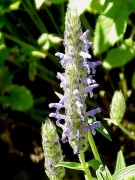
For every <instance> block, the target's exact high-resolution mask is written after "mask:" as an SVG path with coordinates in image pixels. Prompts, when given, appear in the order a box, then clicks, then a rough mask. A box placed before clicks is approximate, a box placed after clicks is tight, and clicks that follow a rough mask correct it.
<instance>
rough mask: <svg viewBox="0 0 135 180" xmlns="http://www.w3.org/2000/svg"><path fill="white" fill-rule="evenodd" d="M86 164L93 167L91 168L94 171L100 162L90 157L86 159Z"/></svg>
mask: <svg viewBox="0 0 135 180" xmlns="http://www.w3.org/2000/svg"><path fill="white" fill-rule="evenodd" d="M87 164H88V166H91V167H93V169H94V170H95V171H96V170H98V169H99V166H100V165H101V162H100V161H98V160H96V159H92V160H90V161H88V162H87Z"/></svg>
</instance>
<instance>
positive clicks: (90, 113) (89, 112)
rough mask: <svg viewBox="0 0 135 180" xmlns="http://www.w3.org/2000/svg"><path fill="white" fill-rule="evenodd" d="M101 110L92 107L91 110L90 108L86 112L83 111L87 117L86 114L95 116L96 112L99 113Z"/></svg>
mask: <svg viewBox="0 0 135 180" xmlns="http://www.w3.org/2000/svg"><path fill="white" fill-rule="evenodd" d="M100 112H101V109H100V108H96V109H92V110H90V111H88V112H86V113H85V115H84V116H85V117H88V116H90V117H92V118H94V119H95V118H96V116H95V115H96V114H97V113H100Z"/></svg>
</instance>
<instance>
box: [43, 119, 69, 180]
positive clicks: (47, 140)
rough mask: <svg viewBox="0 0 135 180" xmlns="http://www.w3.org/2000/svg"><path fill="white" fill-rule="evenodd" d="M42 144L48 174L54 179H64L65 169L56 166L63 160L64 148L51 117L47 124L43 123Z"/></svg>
mask: <svg viewBox="0 0 135 180" xmlns="http://www.w3.org/2000/svg"><path fill="white" fill-rule="evenodd" d="M42 146H43V150H44V157H45V172H46V174H47V176H48V177H49V178H50V179H53V180H58V179H59V180H62V179H63V177H64V175H65V169H64V168H63V167H55V165H56V164H57V163H59V162H60V161H62V160H63V156H62V150H61V145H60V142H59V136H58V135H57V132H56V127H55V125H54V124H53V122H51V121H50V119H46V121H45V124H42ZM52 147H53V148H52Z"/></svg>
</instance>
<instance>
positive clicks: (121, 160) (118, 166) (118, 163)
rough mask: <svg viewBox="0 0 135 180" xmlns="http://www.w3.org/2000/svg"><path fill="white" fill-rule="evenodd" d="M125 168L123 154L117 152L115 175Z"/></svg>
mask: <svg viewBox="0 0 135 180" xmlns="http://www.w3.org/2000/svg"><path fill="white" fill-rule="evenodd" d="M125 167H126V164H125V160H124V156H123V153H122V151H121V150H120V151H119V152H118V155H117V160H116V166H115V172H114V173H116V172H117V171H119V170H121V169H123V168H125Z"/></svg>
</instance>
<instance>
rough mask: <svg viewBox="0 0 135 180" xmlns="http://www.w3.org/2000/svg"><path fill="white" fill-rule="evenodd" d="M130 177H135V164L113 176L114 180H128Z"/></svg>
mask: <svg viewBox="0 0 135 180" xmlns="http://www.w3.org/2000/svg"><path fill="white" fill-rule="evenodd" d="M129 177H135V164H133V165H130V166H127V167H125V168H123V169H121V170H119V171H117V172H116V173H114V175H113V179H114V180H122V179H127V178H129Z"/></svg>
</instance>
